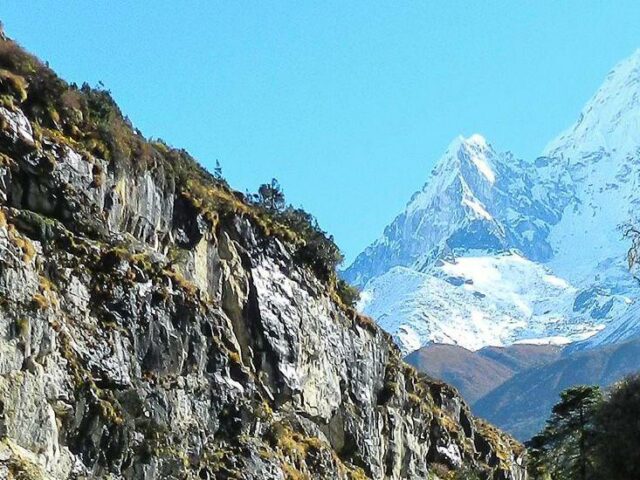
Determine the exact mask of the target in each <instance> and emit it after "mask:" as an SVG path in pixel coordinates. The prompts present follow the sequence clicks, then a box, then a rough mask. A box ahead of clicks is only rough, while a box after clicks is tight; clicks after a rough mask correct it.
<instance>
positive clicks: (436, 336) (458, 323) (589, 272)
mask: <svg viewBox="0 0 640 480" xmlns="http://www.w3.org/2000/svg"><path fill="white" fill-rule="evenodd" d="M639 181H640V50H638V51H637V52H635V53H634V54H633V55H632V56H631V57H630V58H628V59H627V60H625V61H623V62H621V63H620V64H618V66H616V67H615V68H614V70H613V71H612V72H611V73H610V74H609V75H608V76H607V77H606V79H605V81H604V83H603V85H602V86H601V87H600V89H598V91H597V92H596V94H595V95H594V96H593V97H592V99H591V100H590V101H589V102H588V103H587V104H586V106H585V107H584V109H583V111H582V113H581V115H580V117H579V119H578V121H577V122H576V123H575V124H574V125H573V126H572V127H570V128H569V129H567V130H566V131H565V132H563V133H562V134H560V135H559V136H558V137H557V138H556V139H554V140H553V141H551V142H550V143H549V145H548V146H547V147H546V149H545V151H544V155H543V156H541V157H539V158H537V159H536V160H535V161H533V162H525V161H522V160H519V159H517V158H515V157H514V156H513V155H512V154H510V153H500V152H496V151H495V149H494V148H493V147H492V146H491V144H490V143H489V142H488V141H487V140H486V139H485V138H484V137H482V136H481V135H478V134H474V135H472V136H470V137H469V138H463V137H458V138H456V139H455V140H454V141H453V142H452V143H451V144H450V145H449V147H448V148H447V150H446V152H445V154H444V155H443V156H442V158H441V159H440V160H439V161H438V162H437V164H436V166H435V168H434V169H433V171H432V173H431V175H430V177H429V179H428V181H427V182H426V183H425V185H424V187H423V188H422V189H421V190H420V191H418V192H416V193H415V194H414V195H413V196H412V197H411V200H410V201H409V203H408V204H407V206H406V208H405V209H404V211H403V212H402V213H401V214H400V215H398V216H397V217H396V218H395V219H394V221H393V222H392V223H391V224H390V225H388V226H387V227H386V228H385V230H384V232H383V235H382V236H381V237H380V238H379V239H378V240H377V241H375V242H374V243H373V244H372V245H371V246H369V247H368V248H367V249H366V250H365V251H364V252H362V253H361V254H360V255H359V256H358V257H357V258H356V260H355V261H354V262H353V264H352V265H351V266H350V267H349V268H348V269H347V270H346V271H345V272H343V275H344V277H345V278H346V279H347V280H349V281H351V282H352V283H354V284H356V285H358V286H359V287H361V288H362V289H363V293H362V301H361V304H360V307H361V308H362V309H363V310H364V312H365V313H367V314H370V315H371V316H373V317H374V318H376V319H377V321H378V322H379V323H380V325H381V326H382V327H383V328H385V329H386V330H388V331H389V332H390V333H392V334H393V335H394V337H395V338H396V340H397V342H398V343H399V345H400V346H401V348H402V349H403V350H404V351H405V352H409V351H412V350H415V349H416V348H419V347H420V346H422V345H424V344H426V343H427V342H429V341H436V342H443V343H452V344H458V345H461V346H464V347H466V348H470V349H478V348H481V347H483V346H486V345H508V344H512V343H516V342H523V341H526V342H538V343H539V342H550V343H569V342H576V341H580V340H586V339H588V338H590V337H592V340H591V341H589V340H586V341H585V342H581V343H579V344H576V347H575V348H586V347H588V346H589V345H590V344H591V343H590V342H593V341H596V342H599V340H597V339H599V338H604V339H606V338H609V339H613V338H616V339H617V338H620V337H621V334H620V333H618V334H615V335H611V334H609V333H608V332H609V328H607V325H611V328H614V325H615V326H616V327H615V328H616V329H617V331H618V332H625V335H626V336H627V337H628V336H629V335H634V334H636V333H640V327H636V328H635V329H634V328H632V327H629V324H628V322H626V323H625V322H623V323H625V325H623V326H621V325H618V323H619V322H621V321H623V320H620V319H624V318H628V317H631V319H633V320H634V321H635V318H636V317H635V316H634V315H633V314H632V313H629V312H633V311H635V310H636V308H635V306H634V305H633V299H634V298H635V297H636V296H637V291H638V288H637V285H636V282H635V281H634V279H633V277H632V276H631V275H630V273H629V271H628V269H627V266H626V259H625V255H626V251H627V249H628V247H629V242H628V241H627V240H626V239H624V238H623V234H622V227H623V226H624V225H627V224H629V223H631V222H633V220H634V218H635V212H636V210H637V206H638V204H639V203H640V193H636V192H640V189H638V186H639V185H638V182H639ZM630 306H631V307H630ZM629 321H631V320H629ZM636 323H639V324H640V322H637V321H636ZM601 330H603V331H602V333H600V334H597V333H598V332H599V331H601ZM596 334H597V335H596ZM594 335H595V336H594ZM604 341H606V340H604Z"/></svg>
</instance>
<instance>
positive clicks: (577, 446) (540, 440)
mask: <svg viewBox="0 0 640 480" xmlns="http://www.w3.org/2000/svg"><path fill="white" fill-rule="evenodd" d="M601 402H602V392H601V391H600V388H599V387H597V386H577V387H573V388H569V389H568V390H565V391H564V392H562V393H561V394H560V402H558V403H557V404H556V405H555V406H554V407H553V410H552V415H551V418H550V419H549V420H548V421H547V425H546V427H545V429H544V430H543V431H542V432H541V433H540V434H539V435H536V436H535V437H534V438H533V439H532V440H531V441H530V442H528V446H529V448H530V452H531V470H532V472H531V473H532V476H533V478H534V479H547V478H552V479H553V480H592V479H594V480H595V479H596V478H600V477H599V476H596V473H595V469H594V462H593V458H594V445H595V441H594V438H595V427H594V423H593V422H594V416H595V412H596V411H597V408H598V406H599V405H600V404H601Z"/></svg>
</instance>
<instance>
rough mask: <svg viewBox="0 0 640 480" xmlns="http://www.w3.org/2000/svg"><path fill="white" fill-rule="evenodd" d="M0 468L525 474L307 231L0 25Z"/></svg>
mask: <svg viewBox="0 0 640 480" xmlns="http://www.w3.org/2000/svg"><path fill="white" fill-rule="evenodd" d="M0 105H1V106H0V477H2V478H16V479H67V478H74V479H76V478H77V479H79V478H127V479H142V478H144V479H164V478H203V479H214V478H215V479H224V478H243V479H302V478H310V479H316V478H318V479H322V478H326V479H364V478H376V479H382V478H389V479H401V478H430V479H431V478H434V479H437V478H466V477H463V476H462V475H465V474H466V473H464V472H472V473H477V474H479V475H480V478H487V479H489V478H491V479H504V480H506V479H512V480H519V479H523V478H525V473H524V471H523V467H522V464H523V457H522V455H523V452H522V449H521V447H520V445H519V444H517V442H515V441H513V440H512V439H511V438H510V437H508V436H506V435H505V434H502V433H501V432H499V431H498V430H496V429H495V428H493V427H491V426H490V425H488V424H486V423H484V422H482V421H480V420H478V419H475V418H474V417H473V416H472V415H471V414H470V412H469V409H468V407H467V405H466V404H465V403H464V402H463V401H462V400H461V398H460V397H459V395H458V394H457V392H456V391H455V390H454V389H453V388H451V387H449V386H448V385H446V384H443V383H439V382H436V381H432V380H429V379H428V378H426V377H425V376H422V375H419V374H417V373H416V371H415V370H414V369H413V368H411V367H409V366H407V365H405V364H404V363H403V362H402V361H401V356H400V353H399V351H398V350H397V348H396V347H395V346H394V345H393V343H392V342H391V340H390V337H389V336H388V335H387V334H385V333H384V332H382V331H381V330H380V329H379V328H378V327H377V326H375V325H374V324H373V323H372V322H371V321H370V320H368V319H367V318H365V317H362V316H360V315H359V314H357V313H356V312H355V311H353V310H352V309H350V308H349V307H346V306H345V305H344V304H343V303H342V302H341V300H340V297H339V295H338V294H337V292H336V287H335V282H333V281H332V280H331V278H330V279H329V280H327V279H326V278H323V277H322V276H319V275H318V274H317V273H315V271H314V269H313V268H311V266H310V265H309V262H305V261H304V255H301V252H302V253H304V247H305V245H304V242H301V241H300V239H298V238H297V237H296V235H295V232H291V231H287V229H285V228H283V226H282V225H278V224H277V222H275V221H274V220H273V219H270V218H269V217H268V216H266V215H265V214H264V212H260V211H257V210H256V208H255V206H253V205H251V204H249V203H247V202H246V201H245V200H244V199H243V197H242V195H239V194H237V193H235V192H233V191H232V190H230V189H229V188H228V187H227V186H226V184H225V183H224V182H222V181H219V179H215V178H214V177H212V176H209V175H208V174H207V173H206V172H205V171H203V170H202V169H200V168H199V167H198V166H197V165H196V164H195V163H194V162H193V161H192V160H191V159H190V157H188V155H186V154H185V153H184V152H182V151H177V150H174V149H171V148H169V147H167V146H166V145H165V144H163V143H161V142H149V141H146V140H145V139H144V138H142V136H141V135H140V134H139V132H137V131H135V129H133V128H132V126H131V124H130V123H129V122H128V121H127V120H126V118H125V117H123V116H122V115H121V114H120V112H119V110H117V107H116V106H115V105H114V104H112V103H111V102H110V101H109V96H108V93H107V92H104V91H96V90H94V89H90V88H88V87H86V86H85V87H83V88H81V89H78V88H77V87H75V86H73V85H71V86H70V85H67V84H66V83H65V82H63V81H62V80H60V79H59V78H58V77H56V76H55V74H54V73H53V72H51V71H50V70H49V69H48V67H46V66H44V65H43V64H42V63H40V62H39V61H38V60H37V59H35V58H34V57H32V56H30V55H28V54H27V53H25V52H24V51H22V50H21V49H20V48H19V47H18V46H17V45H16V44H15V43H14V42H12V41H10V40H8V39H5V38H2V39H0Z"/></svg>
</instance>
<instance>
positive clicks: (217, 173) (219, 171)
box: [213, 158, 223, 180]
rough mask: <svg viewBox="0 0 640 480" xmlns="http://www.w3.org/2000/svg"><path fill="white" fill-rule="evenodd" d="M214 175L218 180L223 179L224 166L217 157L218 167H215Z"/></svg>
mask: <svg viewBox="0 0 640 480" xmlns="http://www.w3.org/2000/svg"><path fill="white" fill-rule="evenodd" d="M213 176H214V177H216V180H222V178H223V177H222V166H220V160H218V159H217V158H216V168H214V169H213Z"/></svg>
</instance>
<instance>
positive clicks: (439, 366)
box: [405, 343, 561, 403]
mask: <svg viewBox="0 0 640 480" xmlns="http://www.w3.org/2000/svg"><path fill="white" fill-rule="evenodd" d="M560 351H561V350H560V348H559V347H557V346H554V345H526V344H521V345H512V346H510V347H484V348H482V349H480V350H477V351H471V350H467V349H466V348H463V347H460V346H457V345H447V344H435V343H431V344H428V345H426V346H424V347H422V348H420V349H419V350H416V351H415V352H413V353H411V354H409V355H407V357H406V358H405V360H406V361H407V363H409V364H411V365H413V366H414V367H416V369H417V370H418V371H420V372H424V373H426V374H427V375H429V376H432V377H434V378H439V379H441V380H443V381H445V382H447V383H450V384H451V385H453V386H455V387H456V388H457V389H458V390H459V391H460V393H461V394H462V395H463V396H464V398H466V399H467V401H468V402H471V403H473V402H475V401H476V400H478V399H479V398H481V397H483V396H484V395H486V394H488V393H489V392H490V391H492V390H494V389H495V388H496V387H498V386H499V385H501V384H502V383H504V382H505V381H506V380H508V379H509V378H511V377H512V376H513V375H514V374H516V373H517V372H520V371H522V370H525V369H527V368H529V367H531V366H533V365H538V364H542V363H548V362H550V361H552V360H555V359H557V358H558V357H559V356H560Z"/></svg>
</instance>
